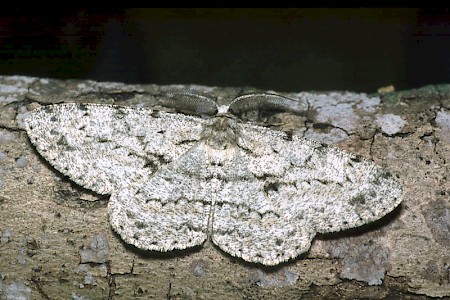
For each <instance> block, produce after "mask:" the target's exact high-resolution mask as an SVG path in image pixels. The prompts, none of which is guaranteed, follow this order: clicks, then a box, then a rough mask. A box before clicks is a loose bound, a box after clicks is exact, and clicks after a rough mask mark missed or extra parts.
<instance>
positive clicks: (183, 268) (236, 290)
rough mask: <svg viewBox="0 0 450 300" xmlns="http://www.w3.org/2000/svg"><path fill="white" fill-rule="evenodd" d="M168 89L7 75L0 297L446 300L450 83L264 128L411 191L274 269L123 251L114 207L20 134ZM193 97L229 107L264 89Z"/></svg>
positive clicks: (212, 250)
mask: <svg viewBox="0 0 450 300" xmlns="http://www.w3.org/2000/svg"><path fill="white" fill-rule="evenodd" d="M180 87H181V86H177V88H180ZM192 87H193V86H186V88H192ZM168 88H173V87H169V86H156V85H126V84H121V83H99V82H94V81H74V80H70V81H58V80H51V79H43V78H32V77H20V76H8V77H6V76H4V77H0V299H297V298H299V297H302V298H306V299H308V298H311V299H315V298H317V297H328V298H373V299H377V298H387V297H392V298H400V297H401V298H405V299H420V298H427V297H450V246H449V245H450V201H449V199H450V185H449V182H448V179H449V176H450V172H449V161H450V111H449V109H450V85H439V86H437V85H434V86H427V87H423V88H421V89H417V90H410V91H403V92H390V93H385V94H380V95H373V96H374V97H368V98H361V100H358V99H356V100H355V101H353V102H348V101H347V102H344V101H340V100H339V98H327V97H324V99H323V101H321V102H320V103H309V105H308V107H307V108H306V109H305V111H304V112H303V113H302V114H297V115H293V114H290V113H282V114H279V115H277V118H276V119H270V120H266V121H268V122H272V124H271V125H272V126H273V127H278V128H279V129H280V130H289V131H292V132H293V133H295V134H301V135H304V136H305V137H308V138H311V139H316V140H320V141H323V142H327V143H331V144H335V145H336V146H337V147H340V148H342V149H345V150H348V151H350V152H353V153H356V154H360V155H362V156H364V157H366V158H369V159H372V160H374V161H375V162H376V163H377V164H379V165H381V166H383V167H384V168H385V169H387V170H388V171H390V172H391V173H392V174H395V175H396V176H397V177H398V179H399V180H400V181H401V182H402V183H403V186H404V189H405V194H404V198H403V202H402V204H401V205H400V207H398V208H397V209H396V210H395V211H394V212H393V213H391V214H389V215H388V216H386V217H385V218H383V219H381V220H379V221H378V222H375V223H374V224H370V225H367V226H363V227H361V228H357V229H354V230H349V231H344V232H342V233H338V234H327V235H322V236H318V237H316V239H315V240H314V242H313V245H312V247H311V249H310V251H309V252H308V253H306V254H305V255H302V256H300V257H299V258H298V259H296V260H293V261H291V262H289V263H286V264H281V265H279V266H278V267H275V268H267V267H261V266H259V265H253V264H248V263H245V262H243V261H242V260H239V259H235V258H233V257H230V256H228V255H227V254H225V253H223V252H221V251H220V250H219V249H218V248H216V247H214V246H213V245H212V244H211V243H206V244H205V245H203V246H202V247H198V248H195V249H189V250H186V251H179V252H170V253H155V252H146V251H140V250H138V249H136V248H134V247H132V246H129V245H127V244H125V243H124V242H122V240H121V239H120V237H119V236H117V235H116V234H115V233H114V232H113V231H112V230H111V229H110V227H109V224H108V219H107V203H108V197H105V196H99V195H96V194H94V193H92V192H90V191H87V190H85V189H83V188H81V187H79V186H76V185H75V184H73V183H71V182H70V181H69V180H67V179H66V178H64V176H62V175H61V174H59V173H58V172H57V171H55V170H54V169H53V168H52V167H51V166H49V164H48V163H47V162H46V161H45V160H44V159H42V158H41V157H40V156H39V155H38V154H37V153H36V151H35V150H34V148H33V146H32V145H31V144H30V142H29V141H28V138H27V135H26V133H25V132H24V130H23V129H21V122H22V119H23V116H25V113H26V112H27V111H29V110H32V109H33V108H35V107H37V106H39V105H41V104H47V103H62V102H91V103H111V104H112V103H114V104H119V105H129V106H151V105H152V104H154V102H152V101H153V100H152V99H153V97H152V95H155V94H158V93H161V92H163V91H164V90H167V89H168ZM195 88H196V89H199V90H203V91H206V92H208V93H209V94H210V95H211V96H213V97H217V99H218V101H219V102H221V103H226V102H227V101H230V100H231V99H233V98H234V97H235V96H237V95H238V94H241V93H247V92H254V91H256V90H255V89H251V88H219V87H205V86H195ZM297 94H298V93H284V95H286V96H290V97H294V98H295V95H297ZM325 94H326V93H325ZM375 96H378V97H379V98H377V97H375ZM356 98H357V97H356ZM336 99H337V100H336ZM260 121H261V120H260ZM263 121H264V120H263Z"/></svg>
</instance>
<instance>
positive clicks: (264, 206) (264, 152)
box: [26, 94, 402, 265]
mask: <svg viewBox="0 0 450 300" xmlns="http://www.w3.org/2000/svg"><path fill="white" fill-rule="evenodd" d="M258 97H259V98H258V99H259V100H260V99H261V94H258ZM270 97H271V98H270V101H272V102H273V99H274V97H277V96H273V95H272V96H270ZM280 97H281V96H280ZM251 98H252V97H251V96H250V97H248V95H247V96H245V99H242V101H244V100H245V101H251ZM236 101H240V99H236V100H235V101H234V102H233V103H235V104H236ZM276 101H281V102H280V103H282V101H283V99H282V98H280V99H276ZM260 103H263V104H264V102H263V101H262V102H261V101H260ZM276 103H278V102H276ZM258 105H260V104H258ZM235 107H239V106H238V105H235ZM242 107H245V105H243V106H242ZM208 111H212V110H211V109H209V110H208ZM219 111H222V112H223V111H226V108H225V109H224V108H222V109H219ZM26 130H27V133H28V135H29V137H30V140H31V142H32V143H33V144H34V145H35V146H36V148H37V150H38V151H39V153H40V154H41V155H42V156H43V157H44V158H45V159H46V160H48V161H49V162H50V163H51V164H52V165H53V166H54V167H55V168H56V169H57V170H59V171H60V172H61V173H63V174H65V175H67V176H69V178H70V179H72V180H73V181H75V182H76V183H78V184H79V185H81V186H83V187H86V188H88V189H92V190H94V191H96V192H98V193H102V194H111V199H110V202H109V205H108V211H109V218H110V223H111V226H112V228H113V229H114V230H115V231H116V232H118V233H119V234H120V236H121V237H122V239H123V240H124V241H126V242H127V243H130V244H133V245H135V246H136V247H138V248H141V249H146V250H156V251H170V250H173V249H185V248H189V247H193V246H196V245H200V244H202V243H203V242H204V241H205V240H206V239H208V238H210V239H211V240H212V242H213V243H214V244H216V245H217V246H218V247H220V248H221V249H222V250H224V251H225V252H227V253H229V254H231V255H233V256H236V257H240V258H242V259H244V260H246V261H249V262H254V263H261V264H264V265H277V264H279V263H281V262H284V261H287V260H289V259H291V258H295V257H297V256H298V255H299V254H301V253H304V252H306V251H308V249H309V248H310V245H311V241H312V239H313V238H314V236H315V235H316V233H327V232H335V231H340V230H345V229H347V228H353V227H357V226H361V225H363V224H366V223H369V222H372V221H374V220H377V219H379V218H381V217H383V216H384V215H386V214H387V213H389V212H390V211H392V210H393V209H394V208H395V207H396V206H397V205H398V204H399V203H400V202H401V194H402V187H401V185H400V184H399V183H398V182H397V181H396V180H395V179H394V178H393V177H392V176H391V175H390V174H389V173H387V172H386V171H384V170H383V169H382V168H381V167H379V166H377V165H375V164H374V163H373V162H371V161H369V160H366V159H363V158H361V157H358V156H355V155H353V154H350V153H347V152H344V151H342V150H339V149H337V148H334V147H330V146H326V145H323V144H321V143H318V142H314V141H310V140H307V139H303V138H301V137H297V136H295V135H294V136H290V135H287V134H285V133H283V132H280V131H276V130H272V129H269V128H265V127H261V126H256V125H252V124H250V123H242V122H239V120H238V119H237V118H236V117H234V116H232V115H231V114H230V113H219V114H217V115H216V116H215V117H212V118H209V119H203V118H199V117H194V116H187V115H184V114H180V113H165V112H162V111H155V110H152V109H138V108H130V107H119V106H111V105H95V104H60V105H49V106H44V107H42V108H40V109H37V110H34V111H32V112H31V113H30V116H29V117H28V118H27V120H26Z"/></svg>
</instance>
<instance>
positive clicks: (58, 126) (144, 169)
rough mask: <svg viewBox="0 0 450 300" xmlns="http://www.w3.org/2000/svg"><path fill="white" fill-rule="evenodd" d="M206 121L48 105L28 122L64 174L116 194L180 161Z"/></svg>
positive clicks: (136, 111)
mask: <svg viewBox="0 0 450 300" xmlns="http://www.w3.org/2000/svg"><path fill="white" fill-rule="evenodd" d="M203 122H204V120H202V119H200V118H196V117H190V116H185V115H181V114H180V115H178V114H177V115H174V114H168V113H163V112H157V111H154V110H151V109H137V108H130V107H119V106H111V105H97V104H76V103H72V104H57V105H48V106H44V107H41V108H39V109H36V110H34V111H32V112H30V115H29V116H28V118H27V119H26V120H25V125H26V130H27V133H28V136H29V138H30V141H31V142H32V143H33V144H34V145H35V147H36V149H37V150H38V152H39V153H40V154H41V155H42V156H43V157H44V158H45V159H46V160H47V161H48V162H49V163H50V164H51V165H52V166H53V167H55V168H56V169H57V170H58V171H60V172H61V173H62V174H64V175H66V176H68V177H69V178H70V179H71V180H73V181H74V182H76V183H77V184H79V185H81V186H83V187H85V188H88V189H91V190H93V191H95V192H97V193H100V194H111V193H112V192H113V191H116V190H118V189H120V188H121V187H123V186H126V185H132V184H133V183H134V182H136V181H139V180H140V179H141V178H144V177H147V176H150V175H151V174H152V173H153V172H155V170H157V169H158V168H159V167H160V166H161V165H164V164H166V163H168V162H170V161H172V160H175V159H177V157H179V156H180V155H181V154H182V153H184V152H185V151H186V150H187V149H189V148H190V147H191V146H192V145H193V144H194V143H195V142H196V141H198V140H199V139H200V138H201V132H202V130H201V129H202V126H203V125H202V123H203Z"/></svg>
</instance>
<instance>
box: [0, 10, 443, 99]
mask: <svg viewBox="0 0 450 300" xmlns="http://www.w3.org/2000/svg"><path fill="white" fill-rule="evenodd" d="M0 51H1V52H0V75H31V76H39V77H52V78H61V79H67V78H82V79H94V80H101V81H121V82H127V83H157V84H189V83H195V84H204V85H217V86H239V87H241V86H252V87H258V88H261V89H268V90H275V91H311V90H321V91H326V90H351V91H358V92H369V93H370V92H375V91H376V90H377V89H378V88H379V87H382V86H386V85H391V84H392V85H394V86H395V88H396V89H397V90H402V89H410V88H416V87H421V86H424V85H427V84H438V83H450V14H449V11H448V10H443V9H413V8H396V9H394V8H385V9H380V8H352V9H350V8H346V9H337V8H333V9H325V8H320V9H312V8H308V9H268V8H265V9H198V8H196V9H110V10H100V9H69V8H68V9H59V10H58V11H55V10H54V9H52V10H50V9H44V8H26V9H25V8H15V9H8V10H3V11H2V12H0Z"/></svg>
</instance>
